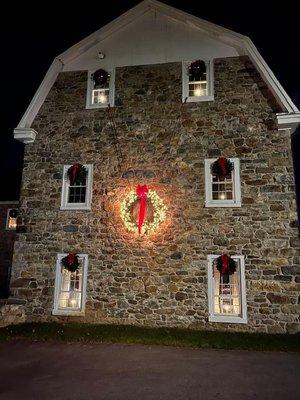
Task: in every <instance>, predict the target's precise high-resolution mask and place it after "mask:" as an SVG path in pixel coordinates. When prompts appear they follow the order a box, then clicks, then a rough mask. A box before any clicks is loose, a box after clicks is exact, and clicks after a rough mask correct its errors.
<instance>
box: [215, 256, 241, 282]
mask: <svg viewBox="0 0 300 400" xmlns="http://www.w3.org/2000/svg"><path fill="white" fill-rule="evenodd" d="M216 267H217V270H218V271H219V272H220V275H221V276H222V277H223V283H229V275H232V274H234V273H235V271H236V261H235V260H234V259H233V258H231V257H230V256H228V255H227V254H222V255H221V256H220V257H218V258H217V259H216Z"/></svg>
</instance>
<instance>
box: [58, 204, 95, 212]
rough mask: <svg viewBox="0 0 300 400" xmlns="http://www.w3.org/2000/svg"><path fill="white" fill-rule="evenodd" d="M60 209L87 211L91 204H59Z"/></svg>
mask: <svg viewBox="0 0 300 400" xmlns="http://www.w3.org/2000/svg"><path fill="white" fill-rule="evenodd" d="M60 210H63V211H76V210H79V211H89V210H91V206H87V205H80V204H76V205H74V206H73V205H72V206H61V207H60Z"/></svg>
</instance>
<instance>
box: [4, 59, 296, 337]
mask: <svg viewBox="0 0 300 400" xmlns="http://www.w3.org/2000/svg"><path fill="white" fill-rule="evenodd" d="M213 69H214V100H213V101H207V102H191V103H188V102H187V103H184V102H182V98H181V97H182V63H181V62H168V63H159V64H151V65H130V66H120V67H118V66H117V67H116V69H115V104H114V107H113V108H111V109H107V108H100V109H98V108H97V109H86V87H87V70H86V69H85V70H77V71H64V72H60V73H59V74H58V76H57V78H56V81H55V83H54V84H53V86H52V87H51V89H50V91H49V93H48V95H47V96H46V98H45V101H44V102H43V104H42V106H41V108H40V109H39V111H38V113H37V115H36V117H35V118H34V121H33V123H32V128H33V129H34V131H36V132H38V134H37V137H36V139H35V141H34V142H33V143H31V144H28V145H27V146H26V148H25V158H24V171H23V181H22V189H21V201H20V204H21V205H20V221H19V226H18V229H17V238H16V243H15V251H14V262H13V279H12V283H11V290H12V292H13V295H14V297H16V298H18V299H24V300H26V304H25V312H26V320H28V321H50V320H59V321H78V322H93V323H116V324H121V323H122V324H135V325H146V326H177V327H189V328H192V329H196V328H198V329H209V330H214V329H220V330H243V331H251V332H254V331H259V332H268V333H282V332H289V333H294V332H296V331H298V330H299V327H300V323H299V309H300V304H299V287H300V255H299V238H298V236H297V234H298V230H297V222H296V206H295V192H294V179H293V168H292V158H291V149H290V131H289V130H288V129H287V130H278V125H277V119H276V113H278V112H281V111H282V106H281V105H279V104H278V101H277V100H276V98H275V97H274V95H273V94H272V93H271V91H270V89H269V88H268V86H267V85H266V83H265V81H264V80H263V79H262V77H261V75H260V73H259V72H258V71H257V68H256V67H255V66H254V64H253V62H252V61H251V60H250V58H249V57H247V56H235V57H220V58H217V57H216V58H214V60H213ZM114 124H115V128H116V130H114V128H113V125H114ZM116 133H117V137H116ZM220 156H222V157H227V158H233V157H235V158H238V159H239V160H240V177H241V178H240V182H241V195H242V201H241V202H242V205H241V207H226V208H222V207H221V208H214V207H212V208H209V207H205V171H204V161H205V159H208V158H218V157H220ZM74 162H80V163H82V164H92V165H93V187H92V204H91V209H90V210H61V209H60V204H61V190H62V179H63V176H62V171H63V166H64V165H69V164H72V163H74ZM138 184H146V185H148V186H149V187H150V188H152V189H154V190H156V192H157V193H158V194H159V196H160V197H161V198H162V199H163V201H164V203H165V205H166V206H167V216H166V219H165V221H164V222H163V223H162V224H161V225H160V226H159V228H158V229H157V231H155V233H154V234H152V235H148V236H147V235H138V234H133V233H130V232H128V231H127V230H126V228H125V226H124V224H123V221H122V219H121V217H120V203H121V201H122V199H123V198H124V196H126V194H127V193H128V191H130V190H132V189H134V188H135V187H136V186H137V185H138ZM69 252H74V253H79V254H87V255H88V259H89V265H88V273H87V288H86V307H85V313H84V314H82V315H81V316H66V315H62V316H58V315H53V314H52V311H53V301H54V300H53V299H54V291H55V270H56V257H57V254H59V253H66V254H68V253H69ZM223 253H229V254H234V255H243V256H244V257H245V282H246V299H247V304H246V308H247V323H246V324H235V323H228V322H227V323H214V322H211V321H209V318H208V315H209V311H208V292H207V290H208V289H207V284H208V282H207V280H208V278H207V268H208V265H207V257H208V255H220V254H223Z"/></svg>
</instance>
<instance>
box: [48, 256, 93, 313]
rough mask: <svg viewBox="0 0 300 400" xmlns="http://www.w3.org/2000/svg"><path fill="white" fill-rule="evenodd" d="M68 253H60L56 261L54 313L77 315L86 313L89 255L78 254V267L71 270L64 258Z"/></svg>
mask: <svg viewBox="0 0 300 400" xmlns="http://www.w3.org/2000/svg"><path fill="white" fill-rule="evenodd" d="M67 257H68V254H58V256H57V263H56V277H55V293H54V308H53V314H55V315H58V314H64V315H76V314H82V313H84V308H85V297H86V281H87V268H88V256H87V255H86V254H78V255H76V257H77V260H78V268H77V269H76V270H75V271H69V270H68V269H66V268H65V266H64V265H63V263H62V260H63V259H65V258H67Z"/></svg>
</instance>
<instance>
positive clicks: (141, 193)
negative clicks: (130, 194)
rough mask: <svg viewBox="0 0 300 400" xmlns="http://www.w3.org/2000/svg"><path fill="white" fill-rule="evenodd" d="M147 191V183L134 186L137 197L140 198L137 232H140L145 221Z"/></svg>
mask: <svg viewBox="0 0 300 400" xmlns="http://www.w3.org/2000/svg"><path fill="white" fill-rule="evenodd" d="M148 191H149V189H148V187H147V185H143V186H141V185H138V186H137V188H136V194H137V195H138V197H139V199H140V210H139V222H138V231H139V234H141V229H142V226H143V224H144V222H145V216H146V205H147V193H148Z"/></svg>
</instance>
